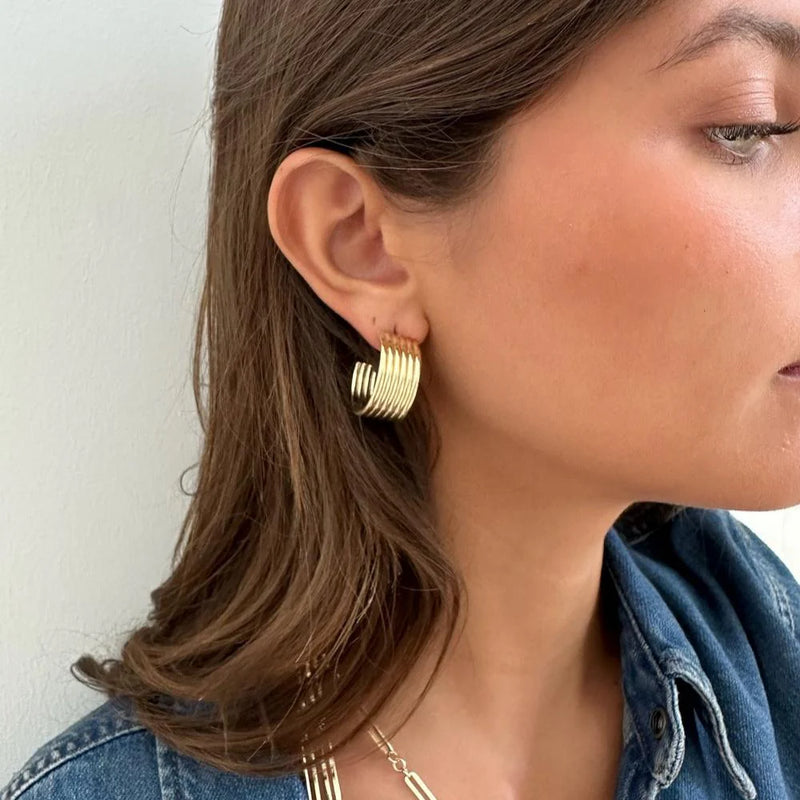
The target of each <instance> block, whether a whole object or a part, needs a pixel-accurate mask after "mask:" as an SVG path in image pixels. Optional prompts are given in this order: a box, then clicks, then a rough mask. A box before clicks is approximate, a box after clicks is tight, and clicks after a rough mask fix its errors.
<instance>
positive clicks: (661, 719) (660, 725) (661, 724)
mask: <svg viewBox="0 0 800 800" xmlns="http://www.w3.org/2000/svg"><path fill="white" fill-rule="evenodd" d="M666 728H667V713H666V711H664V709H663V708H660V707H659V708H657V709H655V710H654V711H653V713H652V714H650V730H651V731H652V732H653V736H655V737H656V739H660V738H661V737H662V736H663V735H664V731H665V730H666Z"/></svg>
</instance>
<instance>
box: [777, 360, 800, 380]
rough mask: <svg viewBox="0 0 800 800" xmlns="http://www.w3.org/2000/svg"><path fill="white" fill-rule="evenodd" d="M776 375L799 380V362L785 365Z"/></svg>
mask: <svg viewBox="0 0 800 800" xmlns="http://www.w3.org/2000/svg"><path fill="white" fill-rule="evenodd" d="M778 374H779V375H789V376H791V377H793V378H800V361H795V363H794V364H787V365H786V366H785V367H784V368H783V369H782V370H780V372H779V373H778Z"/></svg>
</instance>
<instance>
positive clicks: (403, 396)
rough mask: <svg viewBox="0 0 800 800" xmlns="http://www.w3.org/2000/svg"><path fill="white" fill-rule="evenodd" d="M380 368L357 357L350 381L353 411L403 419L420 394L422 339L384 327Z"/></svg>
mask: <svg viewBox="0 0 800 800" xmlns="http://www.w3.org/2000/svg"><path fill="white" fill-rule="evenodd" d="M380 341H381V355H380V360H379V361H378V369H377V372H376V371H375V368H374V367H373V366H372V365H371V364H367V363H365V362H364V361H357V362H356V365H355V368H354V369H353V379H352V380H351V381H350V398H351V401H352V404H353V411H354V412H355V413H356V414H358V415H359V416H362V415H363V416H366V417H377V418H383V419H388V420H392V421H395V420H401V419H403V418H404V417H405V416H406V414H408V411H409V409H410V408H411V405H412V403H413V402H414V398H415V397H416V396H417V387H418V386H419V376H420V360H421V357H420V350H419V343H418V342H417V341H416V340H414V339H409V338H408V337H406V336H398V335H397V334H394V333H390V332H389V331H385V332H384V333H382V334H381V335H380Z"/></svg>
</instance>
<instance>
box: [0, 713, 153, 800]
mask: <svg viewBox="0 0 800 800" xmlns="http://www.w3.org/2000/svg"><path fill="white" fill-rule="evenodd" d="M143 731H144V732H146V731H147V728H145V727H144V726H143V725H137V726H136V727H132V728H125V730H121V731H114V732H113V733H110V734H108V735H107V736H104V737H103V738H100V739H96V740H93V741H91V742H89V743H87V744H86V745H84V746H81V747H76V746H75V744H74V742H73V741H72V740H70V739H67V740H66V741H65V742H63V744H61V745H58V744H55V743H54V744H53V746H52V747H51V748H50V750H49V751H48V752H47V753H46V754H45V755H44V756H43V757H46V756H47V755H52V754H53V753H54V752H56V751H57V750H59V749H61V747H62V746H63V747H67V748H68V749H69V747H70V745H72V746H73V747H75V749H74V750H71V751H70V752H69V753H68V754H65V755H63V756H59V757H58V759H57V760H56V761H53V762H52V763H51V764H48V765H47V766H46V767H43V768H42V769H41V770H40V771H38V772H34V773H33V774H32V775H31V776H30V777H29V778H27V779H25V780H27V783H23V784H22V785H20V786H17V787H16V788H14V789H13V790H11V791H10V793H9V794H6V792H5V791H4V792H3V794H2V795H0V800H18V798H20V797H22V795H23V794H24V793H25V792H27V791H28V789H30V788H31V786H33V785H34V784H36V783H38V782H39V781H40V780H41V779H42V778H44V777H45V776H47V775H49V774H50V773H51V772H52V771H53V770H54V769H56V768H58V767H60V766H61V765H62V764H66V763H67V762H69V761H72V760H73V759H74V758H77V757H78V756H80V755H83V754H84V753H88V752H89V751H90V750H94V749H95V748H96V747H100V746H102V745H104V744H107V743H108V742H110V741H113V740H114V739H119V738H120V737H121V736H127V735H129V734H133V733H142V732H143ZM28 771H29V770H27V769H26V768H25V767H24V766H23V767H22V769H21V770H20V771H19V772H18V773H17V775H16V777H12V779H11V781H10V783H9V787H10V786H11V785H13V784H14V782H15V780H16V779H18V778H19V777H21V776H24V775H25V773H26V772H28Z"/></svg>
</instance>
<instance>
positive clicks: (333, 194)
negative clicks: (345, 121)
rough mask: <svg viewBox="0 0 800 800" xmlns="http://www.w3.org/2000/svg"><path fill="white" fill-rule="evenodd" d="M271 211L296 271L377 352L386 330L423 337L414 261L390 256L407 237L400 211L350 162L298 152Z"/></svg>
mask: <svg viewBox="0 0 800 800" xmlns="http://www.w3.org/2000/svg"><path fill="white" fill-rule="evenodd" d="M267 207H268V217H269V227H270V231H271V233H272V236H273V238H274V239H275V242H276V244H277V245H278V247H280V249H281V251H282V252H283V254H284V255H285V256H286V258H287V259H288V260H289V262H290V263H291V264H292V266H293V267H294V268H295V269H296V270H297V271H298V272H299V273H300V274H301V275H302V276H303V279H304V280H305V281H306V282H307V283H308V285H309V286H310V287H311V289H312V290H313V291H314V292H315V293H316V294H317V296H318V297H319V298H320V299H321V300H322V301H323V302H324V303H325V304H326V305H328V306H330V308H332V309H333V310H334V311H335V312H336V313H337V314H339V316H341V317H342V318H343V319H345V320H347V322H349V323H350V325H352V326H353V328H355V329H356V330H357V331H358V332H359V333H360V334H361V335H362V336H363V337H364V338H365V339H366V340H367V341H369V342H370V344H372V346H373V347H374V348H375V349H376V350H379V349H380V338H379V336H380V333H381V332H382V331H387V330H388V331H391V332H394V333H397V334H399V335H401V336H408V337H411V338H413V339H416V340H417V341H418V342H421V341H422V340H423V339H424V338H425V336H426V335H427V331H428V323H427V320H426V319H425V315H424V313H423V310H422V304H421V298H420V297H419V281H417V280H416V279H415V274H414V267H413V264H406V263H405V261H404V259H403V256H402V253H394V252H393V251H394V247H395V246H396V247H402V240H403V237H402V236H401V235H400V233H401V224H400V222H399V217H398V216H397V214H398V212H396V210H395V209H394V208H393V207H392V206H391V205H390V204H389V203H387V202H386V201H385V198H384V197H383V194H382V193H381V191H380V189H379V188H378V187H377V185H376V184H375V182H374V181H373V179H372V178H371V177H370V176H369V175H368V173H367V172H366V171H365V170H364V169H363V168H362V167H360V166H359V165H358V164H356V162H355V161H354V160H353V159H352V158H350V157H349V156H347V155H345V154H343V153H339V152H336V151H333V150H329V149H327V148H323V147H305V148H300V149H298V150H295V151H293V152H292V153H290V154H289V155H288V156H287V157H286V158H285V159H284V160H283V161H282V162H281V164H280V165H279V167H278V169H277V170H276V172H275V175H274V177H273V179H272V183H271V185H270V189H269V198H268V206H267ZM387 241H388V242H392V243H393V245H394V246H393V247H391V248H388V247H387V244H386V243H387ZM395 243H396V244H395Z"/></svg>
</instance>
